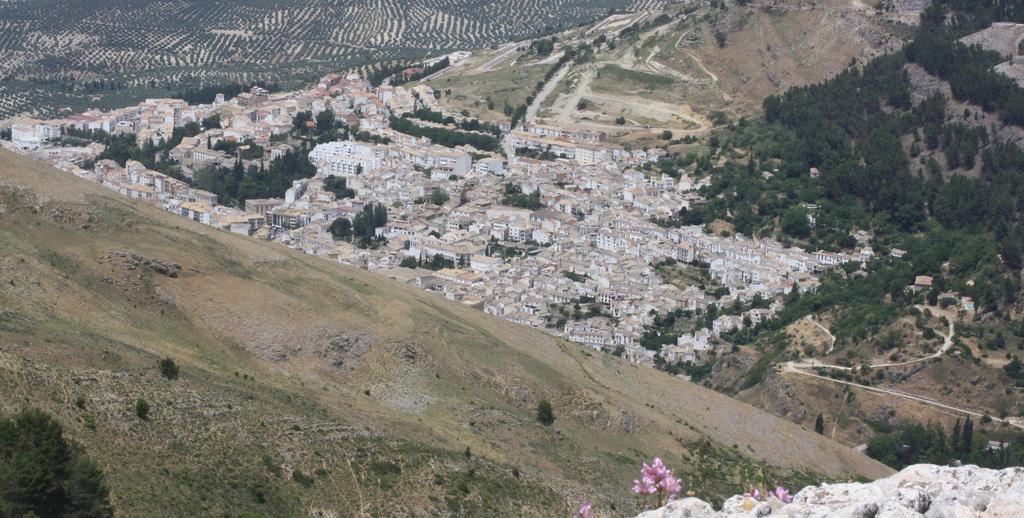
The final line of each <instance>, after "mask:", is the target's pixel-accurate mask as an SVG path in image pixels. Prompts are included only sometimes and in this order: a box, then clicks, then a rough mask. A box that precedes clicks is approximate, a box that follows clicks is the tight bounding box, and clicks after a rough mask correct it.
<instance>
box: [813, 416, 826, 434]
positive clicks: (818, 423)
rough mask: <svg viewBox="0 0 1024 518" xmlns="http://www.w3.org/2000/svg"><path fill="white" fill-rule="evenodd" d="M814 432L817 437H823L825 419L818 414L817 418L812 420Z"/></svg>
mask: <svg viewBox="0 0 1024 518" xmlns="http://www.w3.org/2000/svg"><path fill="white" fill-rule="evenodd" d="M814 431H815V432H817V433H818V435H825V418H824V417H823V416H822V415H821V414H818V418H817V419H815V420H814Z"/></svg>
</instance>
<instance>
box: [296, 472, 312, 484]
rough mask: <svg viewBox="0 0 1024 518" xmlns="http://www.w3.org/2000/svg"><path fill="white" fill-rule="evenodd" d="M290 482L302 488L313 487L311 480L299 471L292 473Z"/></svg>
mask: <svg viewBox="0 0 1024 518" xmlns="http://www.w3.org/2000/svg"><path fill="white" fill-rule="evenodd" d="M292 480H294V481H295V483H297V484H299V485H300V486H303V487H310V486H312V485H313V478H312V477H310V476H309V475H306V474H305V473H303V472H301V471H299V470H295V471H292Z"/></svg>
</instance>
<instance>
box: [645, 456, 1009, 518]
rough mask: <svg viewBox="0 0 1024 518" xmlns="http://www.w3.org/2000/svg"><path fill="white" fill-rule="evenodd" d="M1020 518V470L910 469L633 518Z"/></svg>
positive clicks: (686, 503)
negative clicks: (786, 494) (788, 498)
mask: <svg viewBox="0 0 1024 518" xmlns="http://www.w3.org/2000/svg"><path fill="white" fill-rule="evenodd" d="M762 516H773V517H774V516H779V517H783V516H785V517H798V516H799V517H801V518H840V517H846V518H910V517H918V516H923V517H926V518H954V517H956V518H960V517H965V518H966V517H986V518H1003V517H1005V518H1019V517H1021V516H1024V468H1009V469H1005V470H1002V471H997V470H992V469H985V468H979V467H977V466H962V467H955V468H953V467H945V466H933V465H930V464H919V465H916V466H910V467H908V468H906V469H904V470H903V471H901V472H899V473H897V474H895V475H893V476H891V477H888V478H883V479H879V480H876V481H874V482H871V483H868V484H857V483H850V484H822V485H821V486H809V487H806V488H804V489H803V490H801V491H800V492H799V493H797V494H796V495H794V497H793V499H792V502H790V503H783V502H781V501H779V500H778V499H775V498H774V497H770V498H768V499H763V500H759V501H755V500H753V499H752V498H750V497H747V496H739V495H737V496H734V497H732V498H730V499H728V500H726V501H725V503H724V504H723V505H722V510H721V511H715V510H714V509H713V508H712V506H711V505H710V504H708V503H707V502H704V501H703V500H699V499H697V498H686V499H682V500H677V501H675V502H672V503H670V504H669V505H667V506H665V507H663V508H661V509H656V510H654V511H648V512H646V513H643V514H641V515H640V516H639V517H637V518H711V517H714V518H724V517H730V518H739V517H743V518H746V517H750V518H754V517H762Z"/></svg>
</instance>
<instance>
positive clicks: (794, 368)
mask: <svg viewBox="0 0 1024 518" xmlns="http://www.w3.org/2000/svg"><path fill="white" fill-rule="evenodd" d="M916 307H917V308H918V309H920V310H922V311H923V310H924V309H926V307H925V306H921V305H918V306H916ZM927 309H932V308H927ZM943 316H944V317H945V318H946V321H947V322H948V324H949V331H948V332H947V334H946V335H945V336H944V337H943V341H942V347H941V348H939V350H938V352H936V353H934V354H931V355H928V356H925V357H923V358H917V359H914V360H908V361H905V362H891V363H876V364H871V365H868V367H869V368H872V369H876V368H884V367H900V366H903V365H910V364H914V363H919V362H924V361H928V360H932V359H935V358H939V357H940V356H942V355H943V354H946V352H948V351H949V349H950V348H952V347H953V344H954V343H955V340H954V338H955V329H956V328H955V326H954V323H953V319H952V318H951V315H943ZM806 318H807V320H808V321H810V322H811V323H813V324H814V325H816V326H818V327H819V328H820V329H822V330H823V331H825V333H827V334H828V336H829V339H830V340H831V341H832V343H831V345H830V346H829V352H830V353H831V352H832V349H833V348H834V347H835V343H836V337H835V336H834V335H833V334H832V332H831V331H829V330H828V329H827V328H826V327H825V326H823V325H821V324H820V323H818V322H817V321H815V320H814V319H812V318H811V316H810V315H808V316H807V317H806ZM814 368H824V369H835V370H842V371H847V372H849V371H852V370H853V367H847V366H844V365H833V364H828V363H821V362H819V361H818V360H815V359H811V361H810V362H802V363H798V362H795V361H789V362H786V363H785V364H784V367H783V372H788V373H792V374H799V375H801V376H810V377H812V378H816V379H820V380H823V381H830V382H832V383H838V384H840V385H846V386H848V387H856V388H859V389H863V390H867V391H869V392H875V393H877V394H886V395H889V396H895V397H899V398H903V399H907V400H910V401H915V402H917V403H921V404H924V405H929V406H932V407H935V408H938V409H940V410H944V411H951V412H955V413H959V414H965V415H969V416H974V417H984V416H985V415H987V414H985V413H982V412H978V411H976V410H971V409H968V408H960V407H955V406H952V405H947V404H945V403H940V402H938V401H935V400H934V399H931V398H927V397H924V396H918V395H915V394H910V393H907V392H902V391H899V390H893V389H886V388H879V387H872V386H870V385H862V384H860V383H854V382H852V381H844V380H837V379H835V378H830V377H828V376H822V375H820V374H815V373H812V372H807V371H805V370H803V369H814ZM989 417H990V418H991V419H992V420H993V421H995V422H997V423H1006V424H1008V425H1010V426H1013V427H1016V428H1019V429H1022V430H1024V420H1021V419H1015V418H1007V419H1000V418H996V417H991V416H989Z"/></svg>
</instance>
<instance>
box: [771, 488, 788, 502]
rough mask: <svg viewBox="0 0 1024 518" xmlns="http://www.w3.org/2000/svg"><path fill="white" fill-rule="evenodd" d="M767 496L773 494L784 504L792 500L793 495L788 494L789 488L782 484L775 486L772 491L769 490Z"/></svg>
mask: <svg viewBox="0 0 1024 518" xmlns="http://www.w3.org/2000/svg"><path fill="white" fill-rule="evenodd" d="M768 496H774V497H775V498H777V499H778V500H779V501H780V502H782V503H784V504H788V503H790V502H792V501H793V495H790V494H789V490H788V489H786V488H784V487H782V486H779V487H777V488H775V490H774V491H769V492H768Z"/></svg>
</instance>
